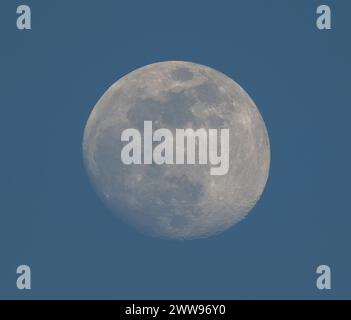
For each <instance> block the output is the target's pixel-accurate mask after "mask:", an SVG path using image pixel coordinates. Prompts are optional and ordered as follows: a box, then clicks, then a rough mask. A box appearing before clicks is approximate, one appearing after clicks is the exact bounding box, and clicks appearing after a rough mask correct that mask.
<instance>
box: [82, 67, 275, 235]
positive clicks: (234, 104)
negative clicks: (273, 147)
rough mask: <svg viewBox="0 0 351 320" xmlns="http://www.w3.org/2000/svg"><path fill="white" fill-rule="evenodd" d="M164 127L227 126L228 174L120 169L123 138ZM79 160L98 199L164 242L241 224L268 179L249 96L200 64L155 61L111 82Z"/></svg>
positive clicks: (198, 168) (195, 167) (265, 149)
mask: <svg viewBox="0 0 351 320" xmlns="http://www.w3.org/2000/svg"><path fill="white" fill-rule="evenodd" d="M144 121H152V123H153V127H154V130H156V129H160V128H167V129H169V130H171V132H173V133H174V132H175V129H178V128H184V129H186V128H192V129H194V130H197V129H198V128H217V129H221V128H228V129H229V132H230V136H229V137H230V140H229V141H230V144H229V147H230V149H229V159H230V162H229V171H228V173H227V174H226V175H222V176H212V175H210V174H209V169H210V166H211V164H207V165H204V164H191V165H189V164H188V165H179V164H175V165H169V164H167V165H166V164H164V165H156V164H141V165H125V164H123V163H122V162H121V150H122V148H123V146H124V144H125V142H122V141H121V133H122V131H123V130H125V129H128V128H135V129H138V130H139V131H140V132H143V126H144ZM83 156H84V163H85V167H86V170H87V172H88V175H89V177H90V180H91V182H92V184H93V186H94V188H95V190H96V192H97V193H98V194H99V196H100V198H101V199H102V201H103V202H104V203H105V204H106V205H107V206H108V207H109V208H110V209H111V210H112V211H113V212H115V213H116V214H118V215H119V216H120V217H121V218H123V220H125V221H127V222H128V223H130V224H132V225H133V226H135V227H137V228H138V229H139V230H141V231H142V232H144V233H146V234H149V235H152V236H156V237H161V238H167V239H193V238H201V237H208V236H211V235H215V234H218V233H220V232H222V231H224V230H226V229H228V228H229V227H231V226H233V225H234V224H236V223H237V222H238V221H240V220H241V219H243V218H244V217H245V216H246V215H247V213H248V212H249V211H250V210H251V209H252V208H253V207H254V205H255V204H256V202H257V201H258V199H259V198H260V196H261V194H262V192H263V189H264V187H265V184H266V182H267V178H268V173H269V165H270V146H269V139H268V134H267V130H266V127H265V124H264V121H263V119H262V117H261V115H260V113H259V111H258V109H257V108H256V106H255V104H254V102H253V101H252V100H251V99H250V97H249V96H248V94H247V93H246V92H245V91H244V90H243V89H242V88H241V87H240V86H239V85H238V84H237V83H236V82H234V81H233V80H231V79H230V78H228V77H227V76H225V75H224V74H222V73H220V72H218V71H216V70H214V69H212V68H209V67H206V66H202V65H199V64H195V63H190V62H181V61H169V62H160V63H155V64H151V65H148V66H145V67H143V68H140V69H137V70H135V71H133V72H131V73H129V74H127V75H126V76H124V77H123V78H121V79H120V80H119V81H117V82H116V83H115V84H114V85H112V86H111V87H110V88H109V89H108V90H107V91H106V93H105V94H104V95H103V96H102V97H101V99H100V100H99V101H98V103H97V104H96V106H95V107H94V109H93V111H92V112H91V114H90V117H89V120H88V122H87V125H86V128H85V131H84V139H83Z"/></svg>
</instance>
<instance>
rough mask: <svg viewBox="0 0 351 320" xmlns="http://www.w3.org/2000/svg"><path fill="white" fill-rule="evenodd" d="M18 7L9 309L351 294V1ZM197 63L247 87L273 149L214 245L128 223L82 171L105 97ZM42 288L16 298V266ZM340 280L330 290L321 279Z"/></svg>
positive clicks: (2, 80)
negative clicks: (129, 81)
mask: <svg viewBox="0 0 351 320" xmlns="http://www.w3.org/2000/svg"><path fill="white" fill-rule="evenodd" d="M25 2H26V4H28V5H30V6H31V9H32V19H33V21H32V27H33V28H32V30H31V31H29V32H21V31H18V30H17V29H16V7H17V5H18V4H23V3H22V2H19V1H10V0H5V1H2V2H1V4H0V41H1V50H0V70H1V72H0V88H1V90H0V96H1V104H0V108H1V117H0V143H1V147H2V151H1V160H0V162H1V166H0V168H1V169H0V173H1V175H0V176H1V179H0V248H1V250H0V252H1V254H0V297H1V298H18V299H26V298H34V299H36V298H49V299H50V298H66V299H71V298H98V299H99V298H108V299H137V298H143V299H153V298H164V299H170V298H181V299H188V298H198V299H201V298H204V299H205V298H207V299H218V298H223V299H243V298H265V299H267V298H280V299H283V298H302V299H305V298H316V299H325V298H351V272H350V270H351V259H350V253H349V251H350V250H349V244H350V242H351V233H350V231H349V230H350V224H351V215H350V210H349V193H350V186H349V185H350V184H349V181H350V178H351V174H350V168H349V166H350V163H351V152H350V142H349V137H350V134H349V119H350V116H351V110H350V106H349V84H350V72H351V63H350V56H351V46H350V42H349V41H348V39H349V35H350V30H351V25H350V20H349V15H350V12H351V4H350V3H348V2H346V1H333V2H331V1H330V6H331V9H332V26H333V29H332V30H329V31H320V30H318V29H317V28H316V26H315V21H316V13H315V12H316V8H317V6H318V5H319V4H326V3H325V2H323V3H322V2H320V1H313V0H310V1H302V0H300V1H278V0H277V1H269V0H267V1H264V2H263V1H253V0H250V1H247V0H246V1H244V0H240V1H216V2H214V1H201V2H198V1H177V2H174V1H152V2H149V1H148V2H145V1H143V2H142V1H128V2H122V1H108V0H104V1H82V0H77V1H74V2H72V1H68V0H64V1H53V0H50V1H39V0H37V1H34V0H33V1H30V0H27V1H25ZM165 60H185V61H192V62H196V63H200V64H204V65H208V66H210V67H213V68H215V69H217V70H219V71H222V72H223V73H225V74H227V75H228V76H230V77H231V78H233V79H234V80H235V81H237V82H238V83H239V84H240V85H241V86H242V87H243V88H245V90H246V91H247V92H248V93H249V94H250V96H251V97H252V98H253V100H254V101H255V102H256V104H257V106H258V108H259V110H260V112H261V114H262V116H263V118H264V120H265V123H266V126H267V129H268V133H269V137H270V143H271V152H272V159H271V170H270V177H269V180H268V183H267V186H266V189H265V191H264V194H263V197H262V199H261V200H260V201H259V203H258V204H257V206H256V207H255V208H254V209H253V211H252V212H251V214H250V215H249V216H248V218H246V219H245V220H244V221H242V222H241V223H239V224H238V225H236V226H235V227H234V228H232V229H230V230H229V231H227V232H225V233H223V234H221V235H219V236H217V237H212V238H208V239H204V240H194V241H185V242H174V241H164V240H158V239H153V238H148V237H145V236H143V235H141V234H139V233H138V232H137V231H135V230H134V229H132V228H130V227H129V226H127V225H125V224H124V223H123V222H122V221H120V220H118V219H117V218H116V217H115V216H114V215H113V214H112V213H110V212H109V211H108V210H107V209H106V208H105V207H104V205H103V204H102V203H101V202H100V200H99V199H98V197H97V196H96V194H95V193H94V191H93V189H92V187H91V186H90V184H89V181H88V178H87V175H86V173H85V171H84V168H83V163H82V152H81V143H82V137H83V130H84V126H85V123H86V121H87V118H88V116H89V113H90V111H91V110H92V108H93V106H94V105H95V103H96V102H97V100H98V99H99V98H100V96H101V95H102V94H103V93H104V92H105V90H106V89H107V88H108V87H109V86H110V85H111V84H112V83H114V82H115V81H116V80H118V79H119V78H120V77H122V76H123V75H125V74H126V73H128V72H130V71H132V70H134V69H136V68H138V67H141V66H143V65H146V64H149V63H153V62H158V61H165ZM20 264H28V265H29V266H30V267H31V269H32V290H31V291H28V292H23V291H18V290H17V289H16V285H15V284H16V277H17V275H16V273H15V271H16V268H17V266H18V265H20ZM320 264H327V265H329V266H330V267H331V269H332V290H331V291H319V290H317V289H316V286H315V280H316V274H315V269H316V268H317V266H318V265H320Z"/></svg>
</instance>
